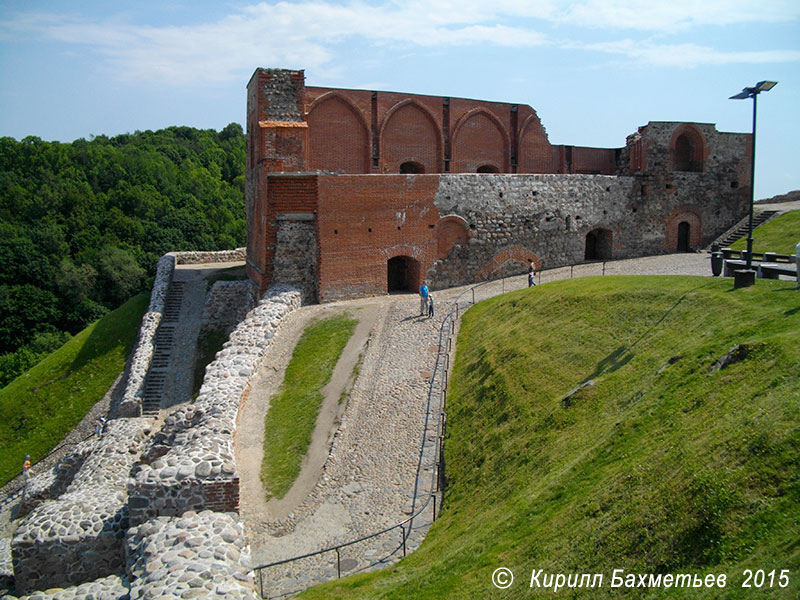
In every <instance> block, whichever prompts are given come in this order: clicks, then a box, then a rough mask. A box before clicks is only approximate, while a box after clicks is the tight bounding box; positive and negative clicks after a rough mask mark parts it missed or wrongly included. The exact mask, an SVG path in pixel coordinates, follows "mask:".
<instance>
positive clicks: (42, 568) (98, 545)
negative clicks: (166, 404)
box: [11, 418, 151, 593]
mask: <svg viewBox="0 0 800 600" xmlns="http://www.w3.org/2000/svg"><path fill="white" fill-rule="evenodd" d="M150 427H151V421H150V419H142V418H138V419H115V420H112V421H109V422H108V423H106V428H105V431H104V433H103V435H102V437H101V438H100V439H99V440H98V442H97V447H96V448H95V450H94V452H92V454H91V456H89V457H88V458H87V459H86V461H85V462H84V464H83V466H82V467H81V468H80V470H79V471H78V473H77V474H76V476H75V478H74V479H73V481H72V483H70V485H69V487H67V490H66V492H65V493H64V494H63V495H61V496H60V497H59V498H58V499H57V500H51V501H48V502H44V503H42V504H40V505H39V506H37V507H36V508H35V509H34V510H33V511H32V512H31V513H30V514H29V515H28V516H27V517H26V518H25V519H24V520H23V521H22V523H21V524H20V525H19V527H17V529H16V531H15V532H14V538H13V540H12V543H11V552H12V559H13V563H14V574H15V576H16V586H17V590H18V591H20V592H22V593H27V592H29V591H31V590H44V589H47V588H51V587H56V586H58V587H63V586H68V585H76V584H80V583H84V582H86V581H92V580H94V579H97V578H100V577H105V576H107V575H110V574H113V573H121V572H122V571H123V570H124V548H123V537H124V534H125V531H126V530H127V528H128V506H127V501H128V497H127V484H128V475H129V473H130V470H131V467H132V466H133V465H134V463H135V462H136V460H137V459H138V457H139V454H140V452H141V449H142V445H143V443H144V440H145V438H146V436H147V435H148V434H149V432H150Z"/></svg>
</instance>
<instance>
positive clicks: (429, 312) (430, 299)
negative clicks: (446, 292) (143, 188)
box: [428, 294, 433, 317]
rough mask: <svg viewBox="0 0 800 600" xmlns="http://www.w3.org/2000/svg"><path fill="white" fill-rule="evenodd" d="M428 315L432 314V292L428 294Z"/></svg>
mask: <svg viewBox="0 0 800 600" xmlns="http://www.w3.org/2000/svg"><path fill="white" fill-rule="evenodd" d="M428 316H429V317H432V316H433V294H429V295H428Z"/></svg>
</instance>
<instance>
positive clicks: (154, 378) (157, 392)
mask: <svg viewBox="0 0 800 600" xmlns="http://www.w3.org/2000/svg"><path fill="white" fill-rule="evenodd" d="M183 292H184V282H183V281H173V282H172V283H170V286H169V290H168V291H167V297H166V299H165V301H164V313H163V316H162V317H161V324H160V325H159V326H158V330H157V331H156V335H155V338H154V340H153V342H154V346H155V348H154V350H153V358H152V360H151V362H150V369H149V370H148V372H147V378H146V379H145V382H144V394H143V396H142V415H146V416H156V415H158V411H159V410H160V409H161V400H162V398H163V397H164V386H165V384H166V380H167V372H168V370H169V364H170V357H171V356H172V348H173V346H174V344H175V329H176V327H177V326H178V320H179V319H180V315H181V305H182V304H183Z"/></svg>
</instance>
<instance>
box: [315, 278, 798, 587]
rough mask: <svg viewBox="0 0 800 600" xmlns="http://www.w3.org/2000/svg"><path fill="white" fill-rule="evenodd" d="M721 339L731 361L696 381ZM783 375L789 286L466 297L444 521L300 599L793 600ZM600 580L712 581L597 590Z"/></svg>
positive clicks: (683, 283)
mask: <svg viewBox="0 0 800 600" xmlns="http://www.w3.org/2000/svg"><path fill="white" fill-rule="evenodd" d="M738 344H743V345H744V346H745V348H746V349H747V356H746V358H745V359H744V360H741V361H740V362H737V363H735V364H731V365H729V366H727V367H726V368H723V369H721V370H719V371H717V372H714V373H712V366H713V365H714V364H715V362H716V361H717V360H718V359H719V358H720V357H722V356H724V355H725V354H727V353H728V352H729V351H730V350H731V349H732V348H733V347H734V346H736V345H738ZM798 365H800V293H798V292H795V291H793V285H792V283H791V282H779V281H766V280H765V281H763V282H762V281H759V283H758V284H757V285H756V286H753V287H750V288H744V289H741V290H733V289H732V285H731V283H730V281H718V280H713V279H710V278H709V279H705V278H691V277H638V278H636V277H603V278H594V279H580V280H571V281H559V282H554V283H549V284H547V285H543V286H538V287H535V288H531V289H526V290H521V291H519V292H513V293H509V294H506V295H504V296H501V297H498V298H495V299H492V300H488V301H485V302H481V303H479V304H478V305H476V306H475V307H473V308H472V309H470V310H469V311H468V312H467V313H466V314H465V315H464V317H463V321H462V326H461V331H460V335H459V340H458V350H457V357H456V360H455V364H454V370H453V375H452V378H451V388H450V394H449V396H448V438H447V440H446V442H445V457H446V464H447V477H448V481H449V485H448V487H447V491H446V496H445V502H444V507H443V511H442V514H441V518H440V519H439V520H437V521H436V523H435V524H434V526H433V527H432V529H431V532H430V534H429V535H428V537H427V539H426V541H425V542H424V544H423V545H422V547H421V548H420V549H419V550H418V551H417V552H415V553H413V554H412V555H410V556H409V557H408V558H407V559H405V560H403V561H402V562H400V563H399V564H398V565H396V566H395V567H394V568H392V569H389V570H386V571H381V572H377V573H371V574H365V575H358V576H354V577H350V578H347V579H345V580H342V581H340V582H334V583H330V584H325V585H323V586H319V587H316V588H312V589H310V590H308V591H307V592H306V593H305V594H304V596H303V597H305V598H325V599H331V598H348V599H349V598H370V599H375V598H381V599H384V598H392V599H401V598H402V599H423V598H424V599H430V598H464V599H466V598H529V597H537V596H541V595H543V594H544V595H552V589H550V590H547V591H545V590H541V589H539V590H536V589H530V588H529V582H530V578H531V571H532V569H543V570H544V572H545V573H565V574H567V573H602V574H603V575H604V582H603V587H602V588H598V589H592V590H586V589H584V590H561V591H559V592H558V597H559V598H578V597H580V598H587V597H591V598H596V597H600V598H604V597H607V598H618V597H625V598H650V597H652V598H656V597H657V598H662V597H670V598H672V597H680V598H707V597H719V598H750V597H753V596H754V594H756V595H758V596H759V597H770V598H797V597H799V596H800V471H799V470H798V468H797V466H798V464H800V403H799V402H798V399H799V398H800V369H799V368H798ZM589 380H594V385H590V386H586V387H584V388H582V390H581V391H580V392H578V393H577V394H575V395H574V396H572V398H571V401H570V402H569V403H565V402H563V401H562V399H563V398H564V396H565V395H566V394H567V393H569V392H570V391H571V390H573V389H574V388H575V387H577V386H578V385H579V384H581V383H582V382H586V381H589ZM567 404H569V406H567ZM498 567H507V568H509V569H511V570H512V571H513V573H514V574H515V581H514V583H513V585H512V586H511V587H510V588H509V589H507V590H504V591H500V590H498V589H495V588H494V587H493V586H492V583H491V577H492V573H493V571H494V570H495V569H496V568H498ZM614 569H624V570H625V572H626V573H638V574H645V573H663V574H666V573H673V574H677V573H685V572H691V573H716V574H721V573H724V574H726V575H727V579H728V585H727V587H726V588H725V589H722V590H720V589H716V590H709V589H705V588H702V589H699V590H698V589H694V588H692V589H688V590H686V589H678V590H676V589H647V588H635V589H624V588H623V589H619V588H617V589H612V588H611V587H610V583H611V575H612V571H613V570H614ZM744 569H753V570H755V569H765V570H767V571H770V570H772V569H777V570H778V571H780V570H781V569H789V570H790V586H789V587H788V588H784V589H782V588H778V587H777V584H776V586H775V587H773V588H772V589H770V590H763V591H757V590H753V589H743V588H742V587H741V585H742V582H743V571H744ZM776 582H777V579H776Z"/></svg>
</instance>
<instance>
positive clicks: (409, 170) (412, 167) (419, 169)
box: [400, 161, 425, 175]
mask: <svg viewBox="0 0 800 600" xmlns="http://www.w3.org/2000/svg"><path fill="white" fill-rule="evenodd" d="M400 172H401V173H403V174H408V175H419V174H422V173H424V172H425V167H424V166H422V165H421V164H420V163H418V162H414V161H408V162H404V163H403V164H402V165H400Z"/></svg>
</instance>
